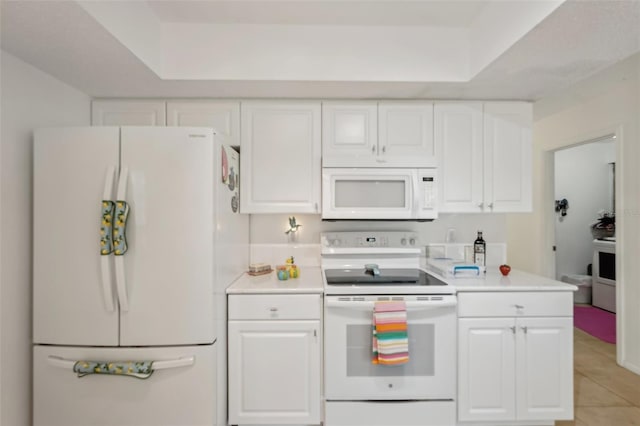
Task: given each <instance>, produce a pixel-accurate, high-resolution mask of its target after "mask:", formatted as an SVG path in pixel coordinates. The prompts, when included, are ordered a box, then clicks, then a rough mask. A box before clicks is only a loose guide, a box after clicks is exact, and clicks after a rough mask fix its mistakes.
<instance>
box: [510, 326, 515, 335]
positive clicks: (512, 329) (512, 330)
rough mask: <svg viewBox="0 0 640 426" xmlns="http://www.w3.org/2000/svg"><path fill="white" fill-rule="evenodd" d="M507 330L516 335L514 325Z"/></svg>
mask: <svg viewBox="0 0 640 426" xmlns="http://www.w3.org/2000/svg"><path fill="white" fill-rule="evenodd" d="M509 328H510V329H511V332H512V333H513V334H516V326H515V325H514V326H512V327H509Z"/></svg>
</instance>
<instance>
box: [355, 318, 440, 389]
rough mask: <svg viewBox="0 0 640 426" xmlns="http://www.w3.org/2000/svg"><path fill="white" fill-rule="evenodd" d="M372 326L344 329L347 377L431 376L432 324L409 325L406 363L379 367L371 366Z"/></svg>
mask: <svg viewBox="0 0 640 426" xmlns="http://www.w3.org/2000/svg"><path fill="white" fill-rule="evenodd" d="M371 334H372V331H371V325H358V324H349V325H347V345H346V348H345V351H346V360H347V377H385V376H386V377H390V376H413V377H416V376H433V375H434V372H435V353H434V348H435V330H434V325H433V324H414V325H409V326H408V330H407V334H408V335H409V362H407V363H406V364H402V365H394V366H391V367H390V366H387V365H379V364H373V363H372V362H371V357H372V349H371V345H372V342H371Z"/></svg>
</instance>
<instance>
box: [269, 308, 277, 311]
mask: <svg viewBox="0 0 640 426" xmlns="http://www.w3.org/2000/svg"><path fill="white" fill-rule="evenodd" d="M269 310H270V311H271V312H278V308H271V309H269Z"/></svg>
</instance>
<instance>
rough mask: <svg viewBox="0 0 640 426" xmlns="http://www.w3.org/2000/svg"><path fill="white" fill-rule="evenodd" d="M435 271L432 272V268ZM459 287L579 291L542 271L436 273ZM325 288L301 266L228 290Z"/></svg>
mask: <svg viewBox="0 0 640 426" xmlns="http://www.w3.org/2000/svg"><path fill="white" fill-rule="evenodd" d="M430 273H432V272H430ZM434 275H435V276H437V277H438V278H440V279H442V280H443V281H445V282H446V283H447V284H449V285H451V286H452V287H454V288H455V289H456V291H457V292H470V291H576V290H577V289H578V287H576V286H575V285H573V284H567V283H564V282H561V281H556V280H552V279H550V278H546V277H543V276H540V275H535V274H530V273H528V272H524V271H519V270H517V269H512V270H511V272H509V275H508V276H506V277H505V276H502V274H501V273H500V271H499V270H498V267H497V266H496V267H488V268H487V272H486V274H482V276H481V277H478V278H466V277H465V278H451V277H442V276H439V275H437V274H434ZM323 292H324V286H323V282H322V273H321V270H320V268H319V267H304V268H300V276H299V277H298V278H289V279H288V280H285V281H280V280H278V278H277V277H276V273H275V271H273V272H271V273H269V274H266V275H259V276H256V277H253V276H251V275H248V274H246V273H245V274H243V275H242V276H241V277H240V278H238V279H237V280H236V281H235V282H234V283H233V284H232V285H231V286H229V288H227V294H278V293H290V294H297V293H300V294H302V293H307V294H321V293H323Z"/></svg>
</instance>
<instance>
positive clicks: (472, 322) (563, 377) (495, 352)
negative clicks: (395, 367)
mask: <svg viewBox="0 0 640 426" xmlns="http://www.w3.org/2000/svg"><path fill="white" fill-rule="evenodd" d="M547 294H548V296H546V297H548V298H550V299H552V300H549V303H548V304H547V306H542V304H546V302H545V293H522V294H521V295H520V296H518V293H502V294H494V295H493V296H490V297H493V298H495V299H497V301H495V300H494V301H493V302H492V303H486V300H485V298H486V293H485V294H482V293H478V294H477V296H481V297H479V298H478V299H477V300H474V299H475V298H474V296H476V295H475V294H469V293H461V294H460V295H459V296H460V297H459V316H460V317H461V318H459V320H458V420H459V421H460V422H474V424H476V423H478V422H481V423H482V422H486V424H495V422H514V421H516V422H518V424H539V423H536V422H541V421H553V420H568V419H572V418H573V318H572V313H571V312H572V311H571V305H570V304H571V302H570V300H571V297H572V295H571V293H567V294H564V293H563V294H560V293H547ZM530 295H532V296H531V297H530V298H529V296H530ZM541 296H542V297H541ZM492 304H495V305H503V306H502V307H498V309H497V310H495V309H493V308H494V306H492ZM469 305H475V306H476V307H477V308H475V307H473V306H469ZM483 305H484V306H483ZM508 309H511V310H512V311H513V314H512V315H511V316H504V317H496V316H495V315H499V314H500V313H502V314H504V313H505V311H507V310H508ZM549 311H552V312H553V314H554V316H545V315H547V314H548V312H549ZM492 312H493V315H494V316H493V317H491V313H492ZM496 312H498V314H496ZM465 315H469V317H465ZM462 424H464V423H462Z"/></svg>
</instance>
